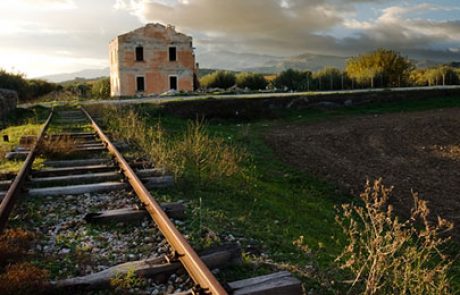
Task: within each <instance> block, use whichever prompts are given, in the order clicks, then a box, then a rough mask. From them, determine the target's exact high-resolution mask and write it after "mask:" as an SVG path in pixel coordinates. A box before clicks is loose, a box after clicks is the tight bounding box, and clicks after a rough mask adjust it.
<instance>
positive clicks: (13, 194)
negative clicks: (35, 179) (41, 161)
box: [0, 110, 54, 233]
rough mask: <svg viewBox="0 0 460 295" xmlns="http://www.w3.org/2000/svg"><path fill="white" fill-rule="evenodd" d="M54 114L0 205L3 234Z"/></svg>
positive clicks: (0, 231)
mask: <svg viewBox="0 0 460 295" xmlns="http://www.w3.org/2000/svg"><path fill="white" fill-rule="evenodd" d="M53 113H54V112H53V110H51V113H50V114H49V116H48V119H47V120H46V122H45V125H43V127H42V129H41V131H40V134H39V135H38V137H37V140H36V142H35V144H34V145H33V147H32V149H31V150H30V152H29V154H28V155H27V158H26V160H25V161H24V164H23V165H22V167H21V170H20V171H19V173H18V175H16V177H15V179H14V181H13V183H12V184H11V186H10V188H9V189H8V192H7V193H6V195H5V197H4V198H3V201H2V202H1V204H0V233H2V232H3V231H4V230H5V227H6V225H7V223H8V218H9V216H10V214H11V211H12V210H13V208H14V205H15V204H16V201H17V199H18V197H19V194H20V192H21V189H22V186H23V184H24V181H25V179H26V177H27V175H28V174H29V172H30V169H31V168H32V164H33V162H34V160H35V156H36V151H37V147H38V146H39V145H40V143H41V141H42V139H43V135H44V134H45V131H46V129H47V128H48V126H49V124H50V122H51V118H52V117H53Z"/></svg>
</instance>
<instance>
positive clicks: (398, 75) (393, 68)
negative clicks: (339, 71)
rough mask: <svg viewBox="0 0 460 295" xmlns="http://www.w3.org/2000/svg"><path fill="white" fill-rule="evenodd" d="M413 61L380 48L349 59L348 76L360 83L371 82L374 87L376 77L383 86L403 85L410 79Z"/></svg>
mask: <svg viewBox="0 0 460 295" xmlns="http://www.w3.org/2000/svg"><path fill="white" fill-rule="evenodd" d="M413 69H414V66H413V65H412V63H411V62H410V61H409V60H408V59H407V58H405V57H403V56H401V55H400V54H399V53H397V52H395V51H393V50H387V49H378V50H376V51H373V52H370V53H366V54H363V55H359V56H357V57H352V58H350V59H349V60H348V61H347V65H346V72H347V74H348V76H349V77H350V78H352V79H355V80H356V81H357V82H358V83H366V82H369V84H370V86H371V87H372V88H374V86H375V84H376V78H379V82H380V86H381V87H394V86H401V85H403V84H405V83H406V82H407V81H408V80H409V76H410V73H411V71H412V70H413Z"/></svg>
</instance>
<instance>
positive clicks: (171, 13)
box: [117, 0, 349, 54]
mask: <svg viewBox="0 0 460 295" xmlns="http://www.w3.org/2000/svg"><path fill="white" fill-rule="evenodd" d="M117 7H118V8H124V9H128V10H131V12H132V13H135V14H136V15H138V16H139V17H141V18H143V19H145V20H148V21H150V22H161V23H166V24H174V25H176V26H177V27H178V28H179V29H180V30H184V31H185V32H189V33H195V32H199V34H201V35H202V38H199V40H198V41H199V42H200V41H201V40H202V39H204V40H206V39H209V40H212V41H213V45H214V46H216V47H222V46H228V45H230V44H233V46H234V47H237V50H239V51H252V52H257V51H259V50H265V49H271V51H272V53H278V54H292V53H295V52H300V51H303V50H305V48H310V49H311V50H314V46H311V44H312V43H313V42H320V43H324V42H328V41H327V39H328V38H322V37H321V34H322V33H323V32H326V31H327V30H328V29H330V28H332V27H334V26H336V25H339V24H340V23H341V22H342V17H341V14H342V11H349V9H346V8H344V7H342V6H341V5H339V6H338V5H331V4H330V3H328V2H327V1H324V0H311V1H304V0H282V1H280V0H251V1H247V0H232V1H224V0H188V1H175V2H174V3H171V2H169V3H168V2H164V1H163V2H159V1H147V0H144V1H142V0H140V1H132V0H131V1H123V0H118V1H117ZM320 39H324V40H320Z"/></svg>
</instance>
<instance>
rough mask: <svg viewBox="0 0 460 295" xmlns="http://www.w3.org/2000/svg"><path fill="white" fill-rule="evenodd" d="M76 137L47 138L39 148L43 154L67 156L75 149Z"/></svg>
mask: <svg viewBox="0 0 460 295" xmlns="http://www.w3.org/2000/svg"><path fill="white" fill-rule="evenodd" d="M75 145H76V142H75V139H73V138H72V137H70V136H67V135H64V136H58V137H48V138H45V139H44V140H43V141H42V142H41V144H40V148H39V152H40V153H41V154H45V155H48V156H50V157H52V156H63V155H64V156H65V155H69V154H72V153H73V152H74V151H75Z"/></svg>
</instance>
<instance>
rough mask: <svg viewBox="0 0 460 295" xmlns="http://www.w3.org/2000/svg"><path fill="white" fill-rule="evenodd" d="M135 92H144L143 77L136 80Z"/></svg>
mask: <svg viewBox="0 0 460 295" xmlns="http://www.w3.org/2000/svg"><path fill="white" fill-rule="evenodd" d="M136 85H137V92H144V90H145V79H144V77H137V78H136Z"/></svg>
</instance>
